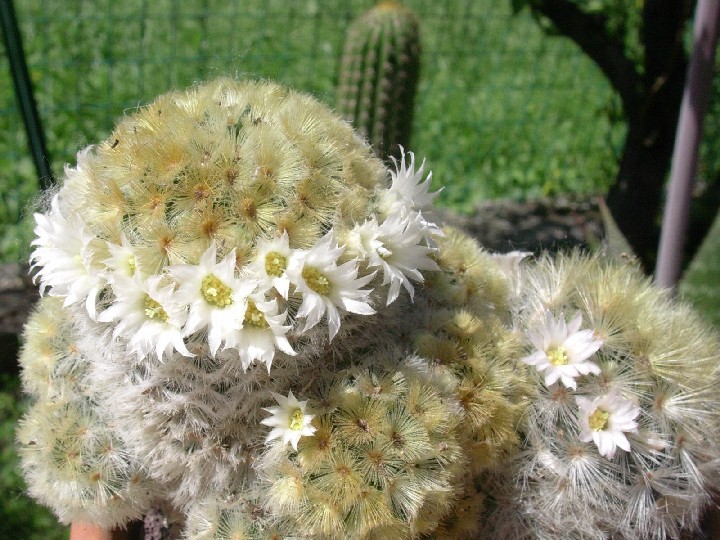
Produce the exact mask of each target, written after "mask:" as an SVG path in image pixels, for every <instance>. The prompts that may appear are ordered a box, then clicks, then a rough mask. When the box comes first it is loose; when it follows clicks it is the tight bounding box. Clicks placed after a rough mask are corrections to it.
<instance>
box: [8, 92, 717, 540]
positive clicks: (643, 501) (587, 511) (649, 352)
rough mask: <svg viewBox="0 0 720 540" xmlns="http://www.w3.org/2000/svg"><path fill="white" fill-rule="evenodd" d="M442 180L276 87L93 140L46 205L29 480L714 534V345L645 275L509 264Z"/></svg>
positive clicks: (305, 534) (266, 509)
mask: <svg viewBox="0 0 720 540" xmlns="http://www.w3.org/2000/svg"><path fill="white" fill-rule="evenodd" d="M429 188H430V174H429V173H426V171H425V169H424V163H423V164H420V166H419V167H418V166H417V164H416V162H415V159H414V156H413V155H412V154H411V153H410V154H403V155H402V156H401V157H400V159H399V160H397V161H396V162H395V163H394V165H393V166H392V167H391V168H386V167H385V165H383V163H382V162H381V161H380V160H379V159H378V158H377V157H375V156H374V155H373V153H372V151H371V149H370V148H369V146H367V145H366V144H365V142H364V141H363V140H362V139H361V138H360V137H358V136H357V135H355V133H354V132H353V131H352V130H351V128H350V127H349V126H348V125H347V124H346V123H345V122H344V121H343V120H341V119H340V118H339V117H337V116H335V115H334V114H333V113H332V112H330V111H329V109H327V108H326V107H324V106H322V105H320V104H319V103H317V102H315V101H314V100H313V99H311V98H309V97H308V96H304V95H302V94H298V93H295V92H293V91H290V90H287V89H284V88H282V87H280V86H277V85H274V84H271V83H260V82H236V81H232V80H225V79H223V80H218V81H214V82H210V83H207V84H203V85H198V86H196V87H195V88H192V89H190V90H188V91H185V92H175V93H170V94H167V95H164V96H161V97H160V98H158V99H157V100H156V101H155V102H153V103H151V104H150V105H149V106H147V107H144V108H142V109H140V110H138V111H137V112H135V113H133V114H132V115H129V116H127V117H126V118H125V119H123V120H122V121H121V122H120V123H119V125H118V127H117V128H116V129H115V131H114V132H113V133H112V135H111V136H110V137H109V138H108V139H107V140H106V141H104V142H102V143H100V144H98V145H97V146H94V147H90V148H88V149H86V150H83V151H82V152H80V153H79V155H78V162H77V165H76V166H75V167H68V168H66V171H65V177H64V180H63V182H62V185H61V186H60V187H59V188H57V190H56V191H55V192H54V193H50V194H48V195H47V200H46V201H45V209H44V212H42V213H38V214H36V217H35V219H36V223H37V226H36V234H37V238H36V239H35V241H34V242H33V244H34V251H33V254H32V259H31V262H32V264H33V266H34V268H35V276H36V279H37V280H38V281H39V283H40V288H41V291H42V292H43V293H45V295H44V296H43V298H42V299H41V301H40V303H39V304H38V306H37V308H36V310H35V312H34V314H33V315H32V317H31V318H30V320H29V321H28V324H27V326H26V330H25V342H24V346H23V349H22V353H21V358H20V362H21V365H22V369H23V372H22V378H23V384H24V386H25V389H26V391H27V392H28V393H29V394H30V395H31V396H32V398H33V399H34V400H35V403H34V405H33V406H32V408H31V409H30V411H29V412H28V413H27V415H26V416H25V417H24V418H23V420H22V422H21V425H20V428H19V430H18V441H19V443H20V445H21V457H22V464H23V468H24V470H25V475H26V479H27V481H28V485H29V489H30V492H31V494H33V495H34V496H35V497H36V498H37V499H38V500H40V501H41V502H43V503H44V504H47V505H49V506H50V507H51V508H53V510H54V511H55V512H56V514H57V515H58V517H59V518H60V519H61V520H62V521H64V522H69V521H74V520H81V521H91V522H94V523H98V524H100V525H102V526H106V527H113V526H122V525H124V524H126V523H127V522H128V521H129V520H132V519H137V518H139V517H140V516H142V515H143V514H146V513H148V512H153V513H155V512H156V509H157V508H162V509H163V510H164V511H165V512H168V513H169V515H173V516H174V515H177V516H179V518H178V519H177V524H176V525H177V527H184V532H183V535H184V537H185V538H189V539H198V540H199V539H231V538H258V539H259V538H276V537H299V538H329V539H330V538H356V539H365V538H367V539H371V538H378V539H379V538H393V539H395V538H397V539H402V538H417V537H420V536H422V537H433V538H477V537H479V536H480V535H481V534H483V532H485V533H487V536H489V537H495V536H497V534H499V532H498V531H510V532H512V533H513V534H515V535H518V536H522V537H537V538H548V537H571V538H572V537H575V536H576V535H577V534H580V533H582V534H589V535H593V536H596V537H601V536H603V535H614V536H618V537H622V536H625V537H627V538H636V537H644V538H652V537H664V536H669V535H672V534H675V533H676V532H677V531H678V530H679V529H681V528H692V527H693V526H695V525H696V524H697V521H698V516H699V513H700V511H701V509H702V508H703V506H704V505H705V504H706V503H707V502H708V501H709V492H710V491H711V490H712V489H714V488H716V487H717V486H718V479H717V477H716V474H715V467H716V464H717V463H718V460H719V459H720V444H719V441H718V439H717V433H719V432H720V429H719V428H720V425H719V423H720V420H719V418H718V417H719V413H718V412H717V411H719V410H720V396H719V395H718V394H717V393H716V392H714V387H715V386H716V384H717V380H716V379H717V377H718V368H717V367H716V363H717V362H716V360H717V357H718V352H717V340H716V338H715V336H714V335H713V334H712V333H711V332H710V331H709V330H707V329H706V328H705V327H704V326H703V324H702V323H701V321H699V320H697V319H696V318H695V317H694V316H693V315H692V314H691V313H690V312H689V310H687V309H686V308H684V307H682V306H677V305H675V304H672V303H671V302H670V301H669V300H668V299H667V298H666V297H665V296H664V295H663V294H661V293H659V292H657V291H655V290H654V289H652V287H651V286H650V285H648V284H647V283H646V282H645V281H643V279H642V278H640V277H638V276H637V274H636V273H635V271H634V270H633V269H631V268H629V267H620V268H617V267H613V266H610V265H608V264H604V263H602V262H601V261H599V260H598V259H597V258H587V257H583V256H580V255H573V256H564V257H560V258H558V259H557V260H556V261H554V260H551V259H549V258H546V259H543V260H541V261H540V262H539V263H538V264H533V263H525V262H523V259H524V258H525V257H526V255H527V254H522V253H515V254H508V255H503V256H498V255H491V254H488V253H486V252H484V251H483V249H482V248H481V247H480V246H479V245H478V244H477V243H476V242H475V241H474V240H472V239H471V238H469V237H467V236H466V235H464V234H463V233H461V232H459V231H456V230H452V229H442V228H440V227H439V226H438V225H437V224H435V223H433V222H432V221H431V220H429V219H428V217H427V212H426V211H427V210H428V208H429V207H430V205H431V203H432V200H433V198H434V194H433V193H431V192H430V189H429Z"/></svg>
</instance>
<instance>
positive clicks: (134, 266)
mask: <svg viewBox="0 0 720 540" xmlns="http://www.w3.org/2000/svg"><path fill="white" fill-rule="evenodd" d="M127 266H128V270H130V275H131V276H132V275H135V270H137V263H136V262H135V255H130V256H129V257H128V258H127Z"/></svg>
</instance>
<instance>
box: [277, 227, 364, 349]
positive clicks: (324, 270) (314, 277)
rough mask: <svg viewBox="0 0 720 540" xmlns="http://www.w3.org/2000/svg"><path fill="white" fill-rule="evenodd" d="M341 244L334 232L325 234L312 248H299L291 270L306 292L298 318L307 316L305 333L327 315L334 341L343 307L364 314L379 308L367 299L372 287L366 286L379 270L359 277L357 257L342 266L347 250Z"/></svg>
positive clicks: (293, 277) (289, 269)
mask: <svg viewBox="0 0 720 540" xmlns="http://www.w3.org/2000/svg"><path fill="white" fill-rule="evenodd" d="M344 249H345V248H344V247H338V246H337V244H335V241H334V240H333V237H332V234H331V233H328V234H326V235H325V236H324V237H322V238H321V239H320V240H319V241H318V242H317V243H316V244H315V245H314V246H313V247H312V248H311V249H310V250H307V251H305V250H302V251H297V252H296V253H295V255H294V256H293V259H292V261H291V262H290V265H289V266H288V269H287V273H288V276H290V281H291V282H292V283H293V284H294V285H295V287H296V289H297V290H298V291H299V292H300V293H302V304H300V308H299V309H298V312H297V317H304V318H305V327H304V328H303V330H302V332H305V331H307V330H309V329H310V328H312V327H313V326H315V325H316V324H318V323H319V322H320V319H322V317H323V315H327V322H328V332H329V336H330V339H331V340H332V339H333V338H334V337H335V335H336V334H337V332H338V330H339V329H340V312H339V309H343V310H345V311H349V312H351V313H357V314H360V315H372V314H374V313H375V310H374V309H373V308H372V307H371V306H370V304H369V303H368V302H367V296H368V295H369V294H370V292H372V289H362V287H363V286H365V285H367V284H368V283H369V282H370V281H371V280H372V279H373V277H375V273H374V272H373V273H372V274H369V275H367V276H363V277H361V278H358V277H357V274H358V263H357V261H355V260H352V261H348V262H345V263H343V264H341V265H339V266H338V264H337V261H338V259H339V258H340V256H341V255H342V253H343V251H344Z"/></svg>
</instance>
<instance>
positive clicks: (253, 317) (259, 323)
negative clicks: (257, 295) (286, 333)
mask: <svg viewBox="0 0 720 540" xmlns="http://www.w3.org/2000/svg"><path fill="white" fill-rule="evenodd" d="M243 326H244V327H252V328H259V329H261V330H265V329H266V328H270V325H269V324H268V322H267V320H266V319H265V315H264V314H263V312H262V311H260V310H259V309H258V308H257V306H256V305H255V302H253V301H252V300H249V299H248V304H247V309H246V310H245V318H244V319H243Z"/></svg>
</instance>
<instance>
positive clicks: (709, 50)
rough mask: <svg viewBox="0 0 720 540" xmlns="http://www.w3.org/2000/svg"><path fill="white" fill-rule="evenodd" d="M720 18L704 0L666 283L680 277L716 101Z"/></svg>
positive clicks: (698, 11) (666, 238) (670, 204)
mask: <svg viewBox="0 0 720 540" xmlns="http://www.w3.org/2000/svg"><path fill="white" fill-rule="evenodd" d="M719 17H720V2H718V0H698V3H697V7H696V8H695V23H694V25H693V39H694V44H693V52H692V56H691V57H690V67H689V69H688V77H687V82H686V83H685V91H684V93H683V99H682V105H681V106H680V118H679V120H678V128H677V133H676V135H675V148H674V149H673V156H672V166H671V169H670V186H669V190H668V198H667V202H666V204H665V213H664V215H663V224H662V232H661V233H660V247H659V249H658V262H657V266H656V268H655V283H657V284H658V285H659V286H661V287H667V288H672V287H674V286H675V284H676V283H677V280H678V278H679V277H680V268H681V266H682V255H683V247H684V245H685V233H686V231H687V225H688V217H689V214H690V197H691V195H692V185H693V180H694V177H695V169H696V167H697V155H698V147H699V146H700V139H701V137H702V122H703V117H704V116H705V111H706V110H707V106H708V102H709V101H710V89H711V85H712V72H713V65H714V59H715V44H716V43H717V38H718V20H719Z"/></svg>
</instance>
